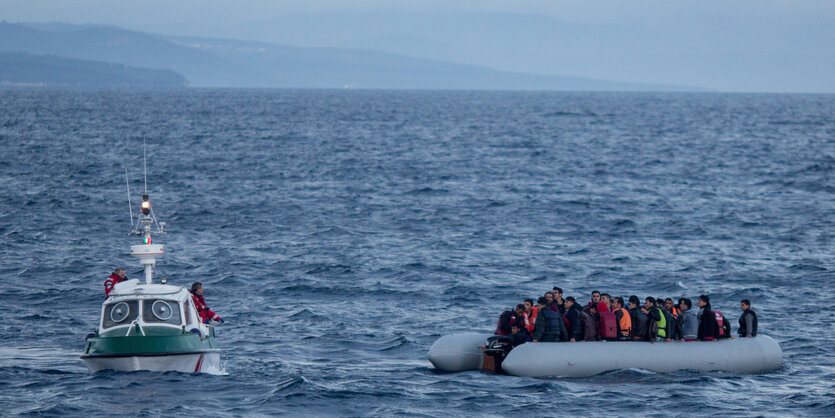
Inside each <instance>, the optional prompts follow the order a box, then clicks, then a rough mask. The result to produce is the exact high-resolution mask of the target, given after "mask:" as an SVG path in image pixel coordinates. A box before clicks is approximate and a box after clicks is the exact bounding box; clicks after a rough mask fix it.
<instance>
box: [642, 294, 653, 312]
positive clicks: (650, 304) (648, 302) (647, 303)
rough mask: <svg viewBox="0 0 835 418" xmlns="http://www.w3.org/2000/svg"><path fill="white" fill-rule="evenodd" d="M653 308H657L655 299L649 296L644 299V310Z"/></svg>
mask: <svg viewBox="0 0 835 418" xmlns="http://www.w3.org/2000/svg"><path fill="white" fill-rule="evenodd" d="M653 306H655V298H654V297H652V296H647V298H646V299H644V308H647V309H650V308H652V307H653Z"/></svg>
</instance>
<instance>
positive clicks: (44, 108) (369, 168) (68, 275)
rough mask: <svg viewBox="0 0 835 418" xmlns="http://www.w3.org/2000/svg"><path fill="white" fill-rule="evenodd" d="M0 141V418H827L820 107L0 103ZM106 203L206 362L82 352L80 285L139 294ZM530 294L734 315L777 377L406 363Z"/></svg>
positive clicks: (429, 98)
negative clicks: (178, 294)
mask: <svg viewBox="0 0 835 418" xmlns="http://www.w3.org/2000/svg"><path fill="white" fill-rule="evenodd" d="M0 152H2V154H1V155H2V158H0V259H1V260H2V263H0V405H1V406H0V408H2V409H0V415H4V416H7V415H8V416H12V415H46V416H91V415H92V416H102V415H107V416H116V415H119V416H213V417H214V416H275V415H285V416H428V417H436V416H462V417H466V416H558V415H572V416H606V415H608V416H628V415H654V416H668V415H676V416H696V415H697V414H698V415H720V416H724V415H733V416H763V415H764V416H772V415H773V416H799V415H802V416H832V415H833V414H835V412H833V411H835V383H833V382H835V345H833V340H834V339H835V338H834V337H835V332H834V331H835V321H833V319H832V318H833V316H832V310H833V305H834V304H835V303H833V300H832V299H830V297H832V296H833V295H835V255H834V254H835V95H791V94H721V93H699V94H689V93H590V92H489V91H488V92H476V91H374V90H223V89H182V90H170V91H166V90H161V91H154V90H146V91H145V90H102V91H85V90H73V89H50V88H4V89H2V90H0ZM143 155H144V156H145V157H144V159H143ZM143 162H144V163H145V164H143ZM146 166H147V170H145V168H144V167H146ZM126 177H127V181H126ZM146 179H147V180H146ZM128 186H129V187H130V198H131V201H132V202H133V205H134V207H133V214H134V216H135V215H136V213H137V208H138V202H139V200H140V196H141V194H142V193H144V192H145V190H147V192H148V194H149V195H150V199H151V202H152V205H153V208H154V213H155V215H156V216H157V218H158V219H159V220H160V221H164V222H166V231H167V234H166V235H165V236H158V237H155V240H156V241H155V242H157V243H163V244H164V245H165V248H166V254H165V255H164V257H162V258H161V259H160V260H159V265H158V268H157V277H158V278H159V277H162V276H165V277H166V278H167V279H168V283H169V284H177V285H182V286H190V284H191V283H192V282H194V281H200V282H203V283H204V284H205V296H206V300H207V302H208V304H209V306H210V307H211V308H212V309H213V310H215V311H216V312H217V313H218V314H219V315H221V316H222V317H223V318H224V319H225V323H224V324H220V325H218V326H217V327H216V330H217V339H218V343H219V345H220V347H221V348H222V349H223V352H222V357H221V359H222V372H221V373H214V374H188V373H178V372H168V373H157V372H119V371H105V372H100V373H95V374H91V373H90V372H88V370H87V369H86V368H85V367H84V364H83V363H82V361H81V360H80V359H79V355H80V354H81V352H82V350H83V348H84V338H85V336H86V335H87V334H88V333H90V332H92V331H93V330H94V329H96V327H97V323H98V320H99V316H100V313H101V304H102V302H103V300H104V288H103V282H104V279H105V278H106V277H107V276H108V275H109V274H110V273H111V272H112V271H113V269H114V268H115V267H118V266H125V267H126V268H127V271H128V277H129V278H141V275H142V273H141V270H142V268H141V266H140V265H139V263H138V260H136V259H132V258H131V257H130V256H129V255H128V248H129V246H130V245H133V244H137V243H139V238H137V237H135V236H130V235H129V234H128V232H129V231H130V227H131V217H130V212H129V205H128V196H129V194H128V191H127V187H128ZM554 286H559V287H561V288H562V289H563V290H564V293H565V296H574V297H575V298H577V299H578V300H579V301H580V302H581V303H585V302H586V301H587V300H588V299H589V296H590V292H591V291H593V290H599V291H602V292H607V293H610V294H612V295H619V296H629V295H637V296H639V297H641V298H643V297H646V296H653V297H658V296H663V297H671V298H674V299H678V298H680V297H689V298H691V299H693V300H695V299H696V298H697V297H698V296H699V295H701V294H708V295H710V297H711V302H712V305H713V307H714V309H718V310H720V311H722V312H723V313H724V314H725V315H726V316H727V317H728V318H729V320H730V321H731V323H732V324H733V325H734V329H736V327H737V319H738V317H739V313H740V311H739V304H740V301H741V300H742V299H750V300H751V302H752V308H753V309H754V310H755V311H756V312H757V313H758V315H759V332H760V333H761V334H765V335H769V336H771V337H772V338H774V339H775V340H776V341H778V342H779V344H780V347H781V348H782V350H783V366H782V368H780V369H777V370H774V371H771V372H768V373H763V374H758V375H747V374H739V373H730V372H698V371H688V370H684V371H679V372H675V373H663V374H660V373H654V372H650V371H646V370H638V369H627V370H619V371H613V372H609V373H605V374H602V375H597V376H594V377H589V378H552V379H538V378H525V377H514V376H501V375H494V374H490V373H486V372H480V371H469V372H460V373H448V372H441V371H438V370H436V369H434V368H433V367H432V365H431V364H430V363H429V361H428V360H427V356H426V355H427V351H428V350H429V347H430V346H431V345H432V344H433V342H434V341H436V340H437V339H438V338H439V337H441V336H444V335H448V334H454V333H464V332H492V330H493V329H494V328H495V324H496V321H497V319H498V316H499V314H500V313H501V312H502V311H503V310H505V309H509V308H511V307H514V306H515V305H516V304H517V303H520V302H521V301H522V300H523V299H524V298H536V297H538V296H541V295H542V294H543V293H544V292H546V291H547V290H549V289H551V288H552V287H554Z"/></svg>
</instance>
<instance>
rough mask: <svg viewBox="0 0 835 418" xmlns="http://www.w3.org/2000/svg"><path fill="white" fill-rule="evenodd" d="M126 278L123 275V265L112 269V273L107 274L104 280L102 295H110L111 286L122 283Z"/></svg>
mask: <svg viewBox="0 0 835 418" xmlns="http://www.w3.org/2000/svg"><path fill="white" fill-rule="evenodd" d="M127 279H128V278H127V277H125V269H124V268H123V267H118V268H117V269H116V270H113V274H111V275H110V276H107V279H105V280H104V297H105V298H107V297H108V296H110V291H111V290H113V287H115V286H116V284H117V283H122V282H124V281H125V280H127Z"/></svg>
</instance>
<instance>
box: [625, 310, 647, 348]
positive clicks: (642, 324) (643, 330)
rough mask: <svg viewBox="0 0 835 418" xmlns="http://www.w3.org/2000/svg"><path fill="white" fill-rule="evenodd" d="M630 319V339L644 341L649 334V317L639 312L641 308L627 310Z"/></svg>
mask: <svg viewBox="0 0 835 418" xmlns="http://www.w3.org/2000/svg"><path fill="white" fill-rule="evenodd" d="M629 316H631V317H632V339H638V340H646V339H647V334H648V333H649V315H647V314H645V313H643V312H641V308H640V307H637V308H635V309H631V310H629Z"/></svg>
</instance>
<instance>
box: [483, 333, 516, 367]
mask: <svg viewBox="0 0 835 418" xmlns="http://www.w3.org/2000/svg"><path fill="white" fill-rule="evenodd" d="M512 349H513V343H512V341H511V340H510V338H508V337H505V336H502V335H494V336H492V337H490V338H488V339H487V343H486V344H485V346H484V361H483V363H482V367H481V368H482V369H484V370H489V371H492V372H495V373H497V374H504V370H502V362H503V361H504V359H505V357H507V355H508V354H510V350H512Z"/></svg>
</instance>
